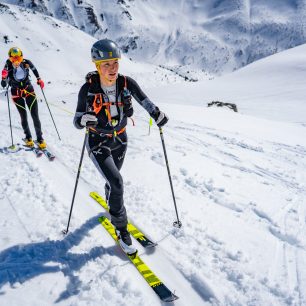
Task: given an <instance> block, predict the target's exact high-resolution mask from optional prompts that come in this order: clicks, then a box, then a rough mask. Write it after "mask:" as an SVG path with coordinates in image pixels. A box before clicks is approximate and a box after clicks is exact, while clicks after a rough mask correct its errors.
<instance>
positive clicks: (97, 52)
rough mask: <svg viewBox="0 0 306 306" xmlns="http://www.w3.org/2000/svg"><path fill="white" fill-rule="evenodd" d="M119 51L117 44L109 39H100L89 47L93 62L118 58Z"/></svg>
mask: <svg viewBox="0 0 306 306" xmlns="http://www.w3.org/2000/svg"><path fill="white" fill-rule="evenodd" d="M120 58H121V52H120V49H119V47H118V45H117V44H116V43H115V42H113V41H112V40H110V39H101V40H98V41H97V42H95V43H94V44H93V46H92V47H91V59H92V61H93V62H100V61H108V60H112V59H120Z"/></svg>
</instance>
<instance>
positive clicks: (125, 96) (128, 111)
mask: <svg viewBox="0 0 306 306" xmlns="http://www.w3.org/2000/svg"><path fill="white" fill-rule="evenodd" d="M122 102H123V112H124V114H125V115H126V116H127V117H132V116H133V113H134V109H133V106H132V95H131V92H130V91H129V90H128V89H124V90H123V92H122Z"/></svg>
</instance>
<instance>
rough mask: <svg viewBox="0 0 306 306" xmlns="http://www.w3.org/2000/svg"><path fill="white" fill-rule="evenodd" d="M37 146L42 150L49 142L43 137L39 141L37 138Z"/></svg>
mask: <svg viewBox="0 0 306 306" xmlns="http://www.w3.org/2000/svg"><path fill="white" fill-rule="evenodd" d="M37 146H38V148H39V149H40V150H43V149H46V148H47V144H46V142H45V141H44V140H43V139H41V140H39V141H38V140H37Z"/></svg>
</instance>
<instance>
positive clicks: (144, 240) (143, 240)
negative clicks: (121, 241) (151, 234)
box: [89, 192, 157, 248]
mask: <svg viewBox="0 0 306 306" xmlns="http://www.w3.org/2000/svg"><path fill="white" fill-rule="evenodd" d="M89 195H90V196H91V197H92V198H93V199H94V200H96V201H97V202H98V203H99V204H100V205H101V206H102V207H103V208H104V209H105V210H106V211H109V207H108V205H107V203H106V201H105V200H104V199H103V198H102V197H101V196H100V195H99V194H98V193H97V192H91V193H90V194H89ZM127 228H128V231H129V232H130V234H131V235H132V236H133V237H134V238H135V239H136V240H137V241H138V242H139V243H140V244H141V245H142V246H143V247H144V248H152V247H155V246H156V245H157V243H155V242H152V241H151V240H150V239H149V238H148V237H146V236H145V235H144V234H143V233H142V232H141V231H140V230H139V229H138V228H137V227H136V226H135V225H133V224H132V223H131V222H129V223H128V227H127Z"/></svg>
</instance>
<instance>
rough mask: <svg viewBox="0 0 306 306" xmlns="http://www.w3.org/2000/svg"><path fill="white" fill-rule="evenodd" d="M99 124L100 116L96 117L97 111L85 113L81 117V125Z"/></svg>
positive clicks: (91, 125)
mask: <svg viewBox="0 0 306 306" xmlns="http://www.w3.org/2000/svg"><path fill="white" fill-rule="evenodd" d="M97 124H98V118H97V117H96V115H95V113H93V112H90V113H85V114H84V115H83V116H82V117H81V125H83V126H86V127H94V126H96V125H97Z"/></svg>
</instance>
